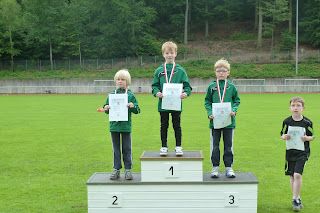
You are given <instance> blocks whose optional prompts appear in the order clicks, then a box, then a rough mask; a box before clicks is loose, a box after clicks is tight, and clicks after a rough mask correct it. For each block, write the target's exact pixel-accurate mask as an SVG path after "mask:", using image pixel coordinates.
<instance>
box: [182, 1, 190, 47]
mask: <svg viewBox="0 0 320 213" xmlns="http://www.w3.org/2000/svg"><path fill="white" fill-rule="evenodd" d="M188 14H189V1H188V0H186V11H185V15H184V16H185V17H184V40H183V43H184V44H188Z"/></svg>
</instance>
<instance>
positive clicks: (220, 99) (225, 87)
mask: <svg viewBox="0 0 320 213" xmlns="http://www.w3.org/2000/svg"><path fill="white" fill-rule="evenodd" d="M217 90H218V95H219V101H220V103H223V101H224V97H225V95H226V90H227V79H226V80H225V83H224V89H223V94H222V98H221V93H220V87H219V80H218V79H217Z"/></svg>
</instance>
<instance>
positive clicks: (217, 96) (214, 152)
mask: <svg viewBox="0 0 320 213" xmlns="http://www.w3.org/2000/svg"><path fill="white" fill-rule="evenodd" d="M214 71H215V74H216V77H217V79H216V80H214V81H213V82H212V83H211V84H210V85H209V86H208V89H207V94H206V97H205V104H204V106H205V108H206V110H207V114H208V118H209V119H210V124H209V128H210V139H211V142H210V147H211V163H212V166H213V169H212V172H211V178H218V177H219V165H220V149H219V144H220V138H221V134H223V143H224V154H223V161H224V165H225V170H226V176H227V177H228V178H234V177H235V173H234V171H233V169H232V164H233V135H234V129H235V127H236V124H235V116H236V113H237V110H238V107H239V105H240V98H239V95H238V91H237V88H236V87H235V85H234V84H233V83H232V82H231V81H229V80H227V77H228V75H229V74H230V64H229V63H228V61H226V60H224V59H221V60H219V61H217V62H216V63H215V65H214ZM223 102H231V113H230V115H231V124H230V125H228V126H226V127H223V128H219V129H217V128H215V127H214V125H213V123H214V122H213V120H214V119H219V118H215V117H214V116H213V115H212V103H223Z"/></svg>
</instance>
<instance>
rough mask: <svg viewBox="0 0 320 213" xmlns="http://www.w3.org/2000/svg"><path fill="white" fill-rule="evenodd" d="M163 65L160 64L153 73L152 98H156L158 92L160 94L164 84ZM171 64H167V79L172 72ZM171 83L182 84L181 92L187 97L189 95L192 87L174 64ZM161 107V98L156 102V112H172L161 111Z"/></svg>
mask: <svg viewBox="0 0 320 213" xmlns="http://www.w3.org/2000/svg"><path fill="white" fill-rule="evenodd" d="M163 66H164V65H163V64H162V65H161V66H160V67H159V68H158V69H157V70H156V71H155V73H154V79H153V82H152V85H151V87H152V94H153V96H154V97H156V96H157V93H158V92H162V88H163V84H164V83H166V78H165V74H164V67H163ZM172 67H173V64H167V66H166V68H167V75H168V76H167V77H168V79H169V78H170V75H171V71H172ZM171 83H182V84H183V92H185V93H187V95H188V96H190V95H191V90H192V87H191V85H190V83H189V79H188V76H187V73H186V71H185V70H184V69H183V68H182V67H181V66H180V65H179V64H176V67H175V69H174V72H173V75H172V80H171ZM161 105H162V98H159V101H158V112H174V111H173V110H166V109H161ZM181 111H182V104H181Z"/></svg>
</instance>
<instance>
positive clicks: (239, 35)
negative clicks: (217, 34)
mask: <svg viewBox="0 0 320 213" xmlns="http://www.w3.org/2000/svg"><path fill="white" fill-rule="evenodd" d="M255 39H257V38H256V35H253V34H246V33H235V34H233V35H232V36H231V40H233V41H240V40H255Z"/></svg>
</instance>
